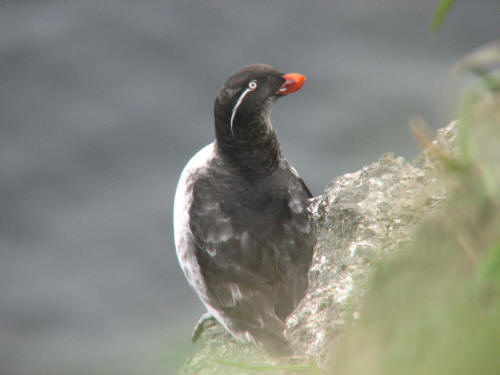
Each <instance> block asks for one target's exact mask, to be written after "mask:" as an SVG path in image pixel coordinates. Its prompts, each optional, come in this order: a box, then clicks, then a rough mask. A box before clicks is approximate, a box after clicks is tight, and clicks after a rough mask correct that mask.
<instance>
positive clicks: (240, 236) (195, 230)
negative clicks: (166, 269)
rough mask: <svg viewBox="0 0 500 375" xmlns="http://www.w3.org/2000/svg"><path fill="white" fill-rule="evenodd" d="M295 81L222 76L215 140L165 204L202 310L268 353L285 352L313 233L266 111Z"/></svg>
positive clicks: (262, 73) (261, 71) (272, 74)
mask: <svg viewBox="0 0 500 375" xmlns="http://www.w3.org/2000/svg"><path fill="white" fill-rule="evenodd" d="M292 78H296V77H295V76H292ZM252 82H254V84H253V83H252ZM302 83H303V81H302V82H300V83H299V84H297V82H295V81H294V80H293V79H292V80H291V81H290V79H289V78H288V77H287V76H286V75H283V74H281V73H279V72H277V71H275V70H273V69H272V68H270V67H268V66H266V65H253V66H249V67H246V68H243V69H241V70H240V71H238V72H236V73H235V74H234V75H233V76H231V77H230V78H229V80H228V81H227V82H226V85H225V86H224V87H223V88H222V89H221V92H220V93H219V96H218V97H217V99H216V103H215V107H214V113H215V123H216V141H215V142H214V143H212V144H210V145H208V146H206V147H205V148H203V149H202V150H201V151H199V152H198V153H197V154H196V155H195V156H194V157H193V158H192V159H191V160H190V161H189V163H188V164H187V165H186V167H185V168H184V171H183V172H182V175H181V177H180V180H179V184H178V187H177V191H176V195H175V204H174V227H175V242H176V248H177V255H178V258H179V263H180V265H181V267H182V269H183V271H184V273H185V275H186V277H187V279H188V281H189V283H190V284H191V286H192V287H193V288H194V289H195V290H196V292H197V293H198V296H199V297H200V299H201V301H202V302H203V303H204V304H205V306H206V307H207V310H208V312H209V313H210V314H211V315H212V316H213V317H215V318H216V319H217V321H219V322H220V323H221V324H222V325H223V326H224V327H225V328H226V329H227V330H228V331H229V332H230V333H231V334H232V335H233V336H234V337H236V338H238V339H248V340H250V341H253V342H255V343H259V344H263V345H264V346H265V347H266V348H267V349H270V350H272V351H275V352H286V349H285V348H286V347H287V343H286V340H285V338H284V336H283V330H284V327H285V320H286V317H287V316H288V315H289V314H290V313H291V312H292V311H293V309H294V308H295V306H296V305H297V304H298V302H299V301H300V300H301V298H302V297H303V296H304V293H305V290H306V288H307V271H308V269H309V266H310V263H311V258H312V247H313V246H314V236H313V233H312V228H311V225H310V222H309V219H308V215H307V209H306V205H307V200H308V199H309V198H310V197H311V193H310V192H309V190H308V189H307V187H306V185H305V184H304V182H303V181H302V179H301V178H300V177H299V176H298V174H297V172H296V171H295V169H294V168H293V167H292V166H291V165H290V164H289V163H288V161H287V160H286V159H285V158H284V156H283V155H282V152H281V149H280V146H279V142H278V140H277V137H276V134H275V133H274V131H273V129H272V127H271V124H270V121H269V115H270V110H271V107H272V104H273V103H274V101H275V100H276V99H277V98H278V97H279V96H281V95H283V93H284V92H285V91H286V90H284V89H283V88H285V89H289V91H290V92H293V91H296V90H295V89H296V86H297V85H300V86H302ZM294 85H295V86H294ZM299 88H300V87H299ZM259 89H260V90H261V91H260V92H259V91H258V90H259ZM257 94H259V95H257Z"/></svg>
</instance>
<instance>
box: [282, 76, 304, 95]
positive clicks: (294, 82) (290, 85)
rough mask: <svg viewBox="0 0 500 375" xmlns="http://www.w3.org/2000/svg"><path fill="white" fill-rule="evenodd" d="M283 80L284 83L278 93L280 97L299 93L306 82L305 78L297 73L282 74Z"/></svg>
mask: <svg viewBox="0 0 500 375" xmlns="http://www.w3.org/2000/svg"><path fill="white" fill-rule="evenodd" d="M283 78H284V79H285V82H283V84H282V85H281V87H280V89H279V92H278V93H279V94H281V95H288V94H291V93H294V92H295V91H299V90H300V89H301V88H302V86H304V83H305V82H306V77H305V76H303V75H302V74H299V73H288V74H283Z"/></svg>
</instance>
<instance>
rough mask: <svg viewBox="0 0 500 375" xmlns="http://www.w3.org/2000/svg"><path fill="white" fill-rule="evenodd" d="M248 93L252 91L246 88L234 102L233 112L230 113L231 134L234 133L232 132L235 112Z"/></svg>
mask: <svg viewBox="0 0 500 375" xmlns="http://www.w3.org/2000/svg"><path fill="white" fill-rule="evenodd" d="M250 91H253V90H252V89H251V88H247V89H246V90H245V91H243V93H242V94H241V95H240V97H239V98H238V101H237V102H236V104H235V106H234V108H233V112H232V113H231V133H232V134H234V131H233V122H234V117H235V116H236V112H237V111H238V107H239V106H240V105H241V103H242V102H243V99H245V96H246V95H247V94H248V93H249V92H250Z"/></svg>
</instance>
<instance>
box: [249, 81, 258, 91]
mask: <svg viewBox="0 0 500 375" xmlns="http://www.w3.org/2000/svg"><path fill="white" fill-rule="evenodd" d="M248 88H249V89H250V90H255V89H256V88H257V82H255V81H250V82H249V83H248Z"/></svg>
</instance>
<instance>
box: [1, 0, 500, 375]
mask: <svg viewBox="0 0 500 375" xmlns="http://www.w3.org/2000/svg"><path fill="white" fill-rule="evenodd" d="M436 4H437V1H433V0H432V1H431V0H425V1H400V0H399V1H396V0H374V1H368V0H366V1H361V0H349V1H326V0H322V1H309V2H305V1H296V0H287V1H222V0H214V1H184V2H181V1H178V2H168V1H144V2H141V1H127V0H122V1H118V0H116V1H96V0H94V1H90V0H89V1H83V0H82V1H47V0H42V1H0V374H2V375H13V374H15V375H19V374H26V375H38V374H51V375H57V374H72V375H75V374H107V373H110V374H121V375H125V374H141V375H145V374H169V373H172V372H173V371H174V369H175V368H176V366H178V364H179V363H180V362H181V361H182V358H183V356H184V355H186V353H189V352H190V351H192V350H193V346H192V345H191V343H190V341H189V336H190V333H191V328H192V326H193V324H194V323H195V321H196V320H197V319H198V317H199V315H200V314H201V313H202V312H203V308H202V306H201V304H200V303H199V302H198V300H197V298H196V296H195V294H194V293H193V292H192V291H191V290H190V288H189V287H188V285H187V283H186V281H185V280H184V277H183V275H182V273H181V271H180V269H179V267H178V265H177V260H176V257H175V251H174V247H173V240H172V219H171V211H172V201H173V194H174V189H175V185H176V182H177V178H178V175H179V174H180V172H181V170H182V168H183V166H184V164H185V163H186V162H187V160H188V159H189V157H190V156H191V155H192V154H194V153H195V152H196V151H197V150H198V149H200V148H201V147H202V146H204V145H205V144H207V143H209V142H211V140H212V137H213V129H212V127H213V125H212V119H213V117H212V104H213V100H214V98H215V95H216V93H217V91H218V89H219V88H220V86H221V85H222V84H223V82H224V81H225V79H226V78H227V76H228V75H229V74H230V73H232V72H233V71H234V70H236V69H237V68H239V67H240V66H242V65H246V64H249V63H254V62H263V63H267V64H271V65H273V66H274V67H275V68H277V69H279V70H281V71H284V72H289V71H296V72H300V73H303V74H305V75H306V76H307V77H308V80H307V83H306V86H305V87H304V88H303V89H302V90H301V92H299V93H296V94H294V95H291V96H289V97H286V98H284V99H282V100H281V101H280V102H279V103H278V104H277V105H276V106H275V109H274V112H273V116H272V120H273V125H274V127H275V129H276V130H277V132H278V135H279V137H280V140H281V143H282V146H283V148H284V152H285V155H286V156H287V157H288V159H289V160H290V161H291V162H292V163H293V164H294V165H295V167H296V168H297V169H298V171H299V173H300V174H301V175H302V177H303V178H304V180H305V181H306V182H307V183H308V185H309V186H310V188H311V189H312V191H313V192H314V193H315V194H319V193H321V191H322V189H323V188H324V187H325V186H326V185H327V184H328V182H329V181H330V180H331V179H332V178H333V177H335V176H337V175H340V174H343V173H347V172H353V171H355V170H357V169H358V168H360V167H361V166H363V165H364V164H366V163H369V162H372V161H375V160H376V159H377V158H378V157H379V156H380V155H381V154H383V153H385V152H388V151H392V152H395V153H396V154H399V155H403V156H405V157H408V158H412V157H413V156H414V155H415V154H416V152H417V150H418V147H417V146H416V145H415V142H414V140H413V138H412V136H411V134H410V132H409V130H408V127H407V123H408V119H409V118H411V117H414V116H417V115H419V116H422V117H423V118H424V119H426V120H427V122H428V123H429V124H430V125H431V126H432V127H434V128H437V127H441V126H443V125H445V124H446V123H447V122H448V121H449V120H451V119H453V118H455V110H456V104H457V101H458V98H459V93H460V89H461V87H463V85H464V83H465V82H466V81H467V78H464V77H454V76H452V75H451V74H450V72H449V70H450V67H451V65H452V64H453V63H454V62H455V61H456V60H457V59H458V58H459V57H461V56H462V55H464V54H466V53H468V52H470V51H471V50H472V49H473V48H475V47H478V46H479V45H481V44H483V43H484V42H487V41H491V40H493V39H494V38H498V36H499V34H500V26H499V24H500V2H498V1H495V0H489V1H487V0H485V1H459V2H458V3H457V5H456V7H455V9H454V10H453V12H452V13H451V15H450V17H449V19H448V20H447V21H446V23H445V25H444V28H443V30H442V32H441V33H440V34H438V35H436V36H431V35H430V33H429V31H428V26H429V22H430V20H431V17H432V13H433V11H434V8H435V6H436Z"/></svg>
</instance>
